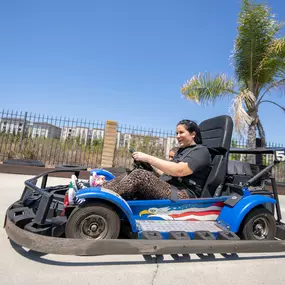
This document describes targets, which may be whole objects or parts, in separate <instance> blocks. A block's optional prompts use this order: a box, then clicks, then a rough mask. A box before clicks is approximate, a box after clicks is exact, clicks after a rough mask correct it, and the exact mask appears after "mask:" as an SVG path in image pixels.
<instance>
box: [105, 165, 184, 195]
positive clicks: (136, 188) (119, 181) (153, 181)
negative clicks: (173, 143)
mask: <svg viewBox="0 0 285 285" xmlns="http://www.w3.org/2000/svg"><path fill="white" fill-rule="evenodd" d="M103 187H104V188H106V189H110V190H113V191H114V192H116V193H118V194H119V195H121V196H122V198H123V199H125V200H160V199H169V198H170V196H171V186H170V184H168V183H167V182H164V181H162V180H160V179H159V178H158V177H156V176H155V175H154V174H153V173H151V172H149V171H146V170H143V169H136V170H134V171H132V172H131V173H130V174H128V175H127V174H124V175H121V176H118V177H116V178H114V179H113V180H111V181H109V182H105V183H104V184H103ZM177 197H178V199H188V198H189V197H188V195H187V193H186V192H184V191H178V192H177Z"/></svg>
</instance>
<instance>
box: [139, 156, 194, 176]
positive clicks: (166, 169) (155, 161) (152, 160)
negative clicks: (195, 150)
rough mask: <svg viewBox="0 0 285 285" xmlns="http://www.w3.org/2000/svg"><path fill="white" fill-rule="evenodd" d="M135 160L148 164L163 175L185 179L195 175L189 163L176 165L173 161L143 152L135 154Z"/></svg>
mask: <svg viewBox="0 0 285 285" xmlns="http://www.w3.org/2000/svg"><path fill="white" fill-rule="evenodd" d="M133 158H134V159H135V160H138V161H144V162H148V163H149V164H151V165H153V166H154V167H155V168H158V169H159V170H160V171H162V172H163V173H165V174H168V175H171V176H176V177H183V176H187V175H190V174H192V173H193V171H192V170H191V169H190V168H189V166H188V163H187V162H178V163H176V162H173V161H166V160H163V159H160V158H157V157H155V156H151V155H148V154H145V153H142V152H134V153H133Z"/></svg>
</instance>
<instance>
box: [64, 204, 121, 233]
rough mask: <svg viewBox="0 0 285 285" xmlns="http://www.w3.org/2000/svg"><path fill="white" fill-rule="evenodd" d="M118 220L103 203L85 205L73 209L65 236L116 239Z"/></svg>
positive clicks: (111, 209) (109, 207) (115, 214)
mask: <svg viewBox="0 0 285 285" xmlns="http://www.w3.org/2000/svg"><path fill="white" fill-rule="evenodd" d="M119 233H120V218H119V216H118V215H117V213H116V211H114V209H113V208H112V207H111V206H109V205H107V204H104V203H87V204H85V205H82V206H79V207H77V208H76V209H74V210H73V211H72V213H71V215H70V216H69V218H68V220H67V224H66V227H65V236H66V237H67V238H82V239H116V238H118V236H119Z"/></svg>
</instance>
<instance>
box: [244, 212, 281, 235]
mask: <svg viewBox="0 0 285 285" xmlns="http://www.w3.org/2000/svg"><path fill="white" fill-rule="evenodd" d="M240 234H241V238H242V239H246V240H273V239H274V238H275V234H276V221H275V218H274V216H273V214H272V213H271V212H270V211H269V210H267V209H266V208H264V207H261V208H256V209H253V210H252V211H250V212H249V214H248V215H247V216H246V218H245V219H244V222H243V225H242V228H241V231H240Z"/></svg>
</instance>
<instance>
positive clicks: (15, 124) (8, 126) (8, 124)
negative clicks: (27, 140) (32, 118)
mask: <svg viewBox="0 0 285 285" xmlns="http://www.w3.org/2000/svg"><path fill="white" fill-rule="evenodd" d="M24 122H25V120H24V119H19V118H0V132H4V133H10V134H14V135H17V134H18V133H21V132H22V131H23V126H24ZM27 123H29V122H28V121H26V124H27Z"/></svg>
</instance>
